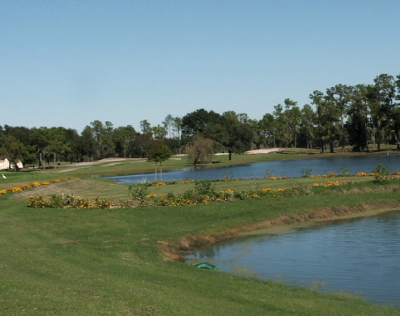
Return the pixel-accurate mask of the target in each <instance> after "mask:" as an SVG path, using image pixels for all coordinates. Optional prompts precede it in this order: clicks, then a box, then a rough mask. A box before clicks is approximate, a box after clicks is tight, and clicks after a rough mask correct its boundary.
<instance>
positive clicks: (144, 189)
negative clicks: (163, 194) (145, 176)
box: [128, 184, 149, 202]
mask: <svg viewBox="0 0 400 316" xmlns="http://www.w3.org/2000/svg"><path fill="white" fill-rule="evenodd" d="M128 191H129V193H130V194H131V195H132V198H133V200H138V201H140V202H143V201H144V200H145V198H146V197H147V195H148V194H149V188H148V186H147V185H146V184H136V185H130V186H129V188H128Z"/></svg>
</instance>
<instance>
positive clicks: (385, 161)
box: [107, 155, 400, 183]
mask: <svg viewBox="0 0 400 316" xmlns="http://www.w3.org/2000/svg"><path fill="white" fill-rule="evenodd" d="M233 159H234V158H233ZM377 164H382V165H384V166H386V167H388V168H389V170H390V171H393V172H394V171H400V155H371V156H362V157H356V156H354V157H334V158H316V159H304V160H293V161H271V162H260V163H253V164H248V165H243V166H231V167H195V168H183V169H178V170H174V171H170V172H164V173H163V181H167V182H169V181H174V180H175V181H182V180H221V179H224V178H226V177H232V178H235V179H251V178H254V179H256V178H265V177H266V174H267V173H269V174H271V173H272V174H273V175H274V176H276V177H283V176H285V177H301V176H302V175H303V173H302V170H303V169H311V174H313V175H318V174H320V175H324V174H328V173H329V172H335V173H338V174H339V173H340V171H341V168H342V167H346V168H347V169H348V171H349V172H350V173H351V174H357V172H367V173H370V172H372V171H373V169H374V167H375V166H376V165H377ZM107 179H113V180H115V181H116V182H117V183H140V182H152V181H154V180H155V176H154V174H137V175H129V176H119V177H108V178H107ZM157 179H158V180H159V175H158V178H157Z"/></svg>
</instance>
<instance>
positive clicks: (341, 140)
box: [0, 74, 400, 168]
mask: <svg viewBox="0 0 400 316" xmlns="http://www.w3.org/2000/svg"><path fill="white" fill-rule="evenodd" d="M309 98H310V104H305V105H303V106H302V107H299V106H298V105H297V102H296V101H293V100H291V99H289V98H288V99H285V100H284V102H283V104H277V105H275V106H274V110H273V112H272V113H266V114H265V115H264V116H263V117H262V118H261V119H260V120H257V119H250V118H249V117H248V115H247V114H246V113H236V112H234V111H227V112H224V113H222V114H219V113H216V112H214V111H207V110H205V109H198V110H196V111H194V112H191V113H188V114H186V115H185V116H183V117H173V116H172V115H167V117H166V118H165V120H164V121H163V122H162V123H161V124H159V125H157V126H151V124H150V123H149V122H148V121H147V120H143V121H141V122H140V130H139V131H137V130H135V128H134V127H133V126H131V125H127V126H122V127H114V126H113V124H112V123H111V122H109V121H106V122H104V123H103V122H101V121H98V120H95V121H93V122H91V123H90V124H89V125H87V126H86V127H85V128H84V129H83V131H82V132H81V133H80V134H79V133H78V132H77V131H76V130H74V129H68V128H64V127H51V128H47V127H40V128H26V127H12V126H8V125H4V126H1V125H0V159H4V158H8V159H9V160H10V161H12V162H16V161H18V160H21V161H22V162H23V163H24V164H32V165H35V164H37V165H41V166H42V167H43V168H45V167H46V164H47V165H49V164H52V165H54V166H56V165H57V162H58V161H70V162H81V161H93V160H99V159H104V158H110V157H123V158H133V157H140V158H149V157H152V156H154V157H155V156H156V155H155V154H154V152H155V151H156V150H157V148H160V147H159V146H160V144H163V146H164V147H162V148H164V149H165V148H166V147H168V148H169V150H170V151H171V152H172V153H175V154H177V153H190V154H191V155H192V156H193V157H194V162H195V163H196V162H206V160H207V157H209V156H210V153H211V152H229V153H242V152H244V151H246V150H249V149H255V148H270V147H284V148H288V147H304V148H310V149H311V148H319V149H320V151H321V152H324V151H325V150H329V151H330V152H334V150H335V149H337V148H339V149H341V150H344V148H345V147H346V146H351V147H352V149H353V150H354V151H364V150H367V151H368V150H369V149H370V145H374V148H376V149H377V150H378V151H379V150H380V148H381V144H383V143H393V144H397V148H398V149H399V148H400V147H399V146H400V139H399V137H400V135H399V134H400V75H398V76H397V77H393V76H391V75H387V74H381V75H379V76H377V77H376V78H375V79H374V83H373V84H358V85H355V86H348V85H342V84H338V85H336V86H334V87H331V88H328V89H326V91H325V92H321V91H318V90H316V91H314V92H313V93H311V94H310V96H309ZM204 152H206V154H204ZM196 157H197V158H196ZM202 157H203V158H202ZM204 157H206V158H204ZM196 159H197V160H196Z"/></svg>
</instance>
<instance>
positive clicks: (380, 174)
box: [373, 164, 392, 184]
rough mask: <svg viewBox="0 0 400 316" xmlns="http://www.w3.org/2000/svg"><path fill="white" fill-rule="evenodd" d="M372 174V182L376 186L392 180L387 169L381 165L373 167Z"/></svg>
mask: <svg viewBox="0 0 400 316" xmlns="http://www.w3.org/2000/svg"><path fill="white" fill-rule="evenodd" d="M373 174H374V182H375V183H378V184H384V183H386V182H387V181H389V180H390V179H392V176H391V174H390V172H389V169H388V168H387V167H386V166H384V165H382V164H377V165H376V166H375V168H374V171H373Z"/></svg>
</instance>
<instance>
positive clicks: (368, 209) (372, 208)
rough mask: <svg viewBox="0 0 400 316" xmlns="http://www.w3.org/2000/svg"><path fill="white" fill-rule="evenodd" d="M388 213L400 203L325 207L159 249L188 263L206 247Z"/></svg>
mask: <svg viewBox="0 0 400 316" xmlns="http://www.w3.org/2000/svg"><path fill="white" fill-rule="evenodd" d="M388 212H400V202H395V203H388V204H368V205H360V206H353V207H347V206H345V207H332V208H322V209H317V210H313V211H310V212H306V213H304V214H300V215H284V216H280V217H278V218H276V219H273V220H268V221H264V222H260V223H256V224H251V225H246V226H242V227H238V228H235V229H230V230H227V231H225V232H220V233H212V234H207V235H202V236H194V235H191V236H186V237H183V238H182V239H181V240H180V241H179V242H178V243H177V244H170V243H162V245H160V246H158V248H159V250H160V252H161V253H162V255H163V257H164V259H165V260H174V261H181V262H183V261H185V260H186V258H185V254H186V253H188V252H191V251H195V250H196V249H199V248H202V247H209V246H213V245H216V244H218V243H222V242H227V241H232V240H235V239H237V238H240V237H243V236H246V235H254V234H282V233H288V232H291V231H293V230H296V229H301V228H306V227H309V226H324V225H329V224H332V223H333V222H335V221H338V220H341V221H347V220H353V219H355V218H360V219H361V218H368V217H373V216H376V215H378V214H382V213H388Z"/></svg>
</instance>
